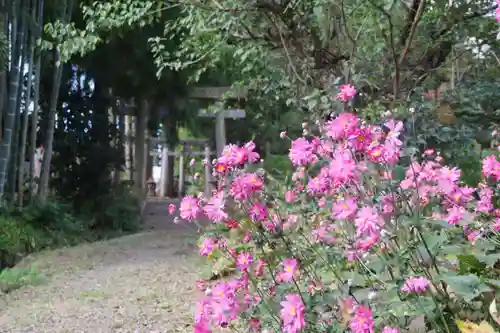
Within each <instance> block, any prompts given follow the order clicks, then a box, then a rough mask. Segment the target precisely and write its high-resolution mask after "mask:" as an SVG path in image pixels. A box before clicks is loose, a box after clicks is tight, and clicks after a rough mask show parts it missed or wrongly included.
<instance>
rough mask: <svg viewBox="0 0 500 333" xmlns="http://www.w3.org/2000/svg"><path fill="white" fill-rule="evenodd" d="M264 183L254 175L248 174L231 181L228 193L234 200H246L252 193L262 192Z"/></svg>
mask: <svg viewBox="0 0 500 333" xmlns="http://www.w3.org/2000/svg"><path fill="white" fill-rule="evenodd" d="M263 186H264V183H263V182H262V179H261V178H260V177H259V176H258V175H257V174H256V173H248V174H242V175H239V176H237V177H236V178H234V179H233V181H232V183H231V186H230V189H229V192H230V193H231V195H232V196H233V198H234V199H236V200H240V201H242V200H248V199H250V197H251V196H252V194H253V193H256V192H259V191H261V190H262V187H263Z"/></svg>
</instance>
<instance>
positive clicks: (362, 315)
mask: <svg viewBox="0 0 500 333" xmlns="http://www.w3.org/2000/svg"><path fill="white" fill-rule="evenodd" d="M349 328H350V329H351V331H352V332H353V333H373V332H374V331H375V323H374V321H373V316H372V311H371V310H370V308H368V307H366V306H364V305H360V306H358V307H357V308H356V311H355V312H354V317H353V318H352V319H351V322H350V323H349Z"/></svg>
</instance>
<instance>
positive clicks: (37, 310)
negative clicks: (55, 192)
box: [0, 203, 199, 333]
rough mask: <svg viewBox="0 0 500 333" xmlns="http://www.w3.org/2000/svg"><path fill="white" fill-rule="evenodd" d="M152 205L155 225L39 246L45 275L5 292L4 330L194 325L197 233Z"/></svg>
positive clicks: (37, 332)
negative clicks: (46, 248)
mask: <svg viewBox="0 0 500 333" xmlns="http://www.w3.org/2000/svg"><path fill="white" fill-rule="evenodd" d="M166 205H167V204H164V203H161V204H160V203H158V204H156V205H153V206H155V207H154V208H152V209H150V210H149V212H148V208H146V213H145V215H146V218H147V220H148V222H147V223H148V225H149V226H151V227H155V228H156V229H155V230H152V231H147V232H143V233H140V234H136V235H131V236H126V237H122V238H118V239H114V240H110V241H105V242H100V243H93V244H85V245H82V246H77V247H74V248H70V249H63V250H56V251H51V252H48V253H41V254H38V255H37V256H36V257H34V258H31V259H30V260H29V261H28V262H25V263H24V264H29V265H32V266H34V267H37V269H38V270H39V271H40V272H43V274H45V275H46V276H47V277H46V279H45V280H46V281H45V283H42V284H40V285H38V286H31V287H24V288H22V289H20V290H18V291H14V292H12V293H10V294H8V295H7V296H3V297H2V296H0V332H1V333H4V332H5V333H7V332H8V333H14V332H17V333H21V332H22V333H28V332H30V333H63V332H65V333H70V332H71V333H80V332H81V333H87V332H88V333H101V332H102V333H108V332H132V333H136V332H137V333H139V332H141V333H143V332H144V333H152V332H158V333H159V332H162V333H163V332H169V333H170V332H172V333H173V332H192V328H191V326H190V325H191V323H192V312H193V311H192V309H193V306H194V302H195V299H196V297H197V292H196V291H195V281H196V279H197V277H198V274H197V272H198V270H199V266H198V264H199V259H198V257H197V255H196V253H195V249H194V244H195V242H196V233H195V232H193V231H192V230H191V231H188V230H187V229H186V228H185V227H182V226H178V225H173V224H172V223H171V221H168V218H166V215H164V210H165V209H166Z"/></svg>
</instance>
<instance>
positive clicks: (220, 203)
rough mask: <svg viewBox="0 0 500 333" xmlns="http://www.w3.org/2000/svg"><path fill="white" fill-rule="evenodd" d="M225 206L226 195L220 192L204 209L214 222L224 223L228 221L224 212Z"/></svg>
mask: <svg viewBox="0 0 500 333" xmlns="http://www.w3.org/2000/svg"><path fill="white" fill-rule="evenodd" d="M224 204H225V200H224V193H223V192H219V193H217V194H215V195H213V196H212V197H211V198H210V200H209V201H208V203H207V204H206V205H205V207H203V211H204V212H205V214H206V215H207V217H208V218H209V219H210V220H212V221H213V222H221V221H222V222H223V221H225V220H226V219H227V213H226V212H225V211H224Z"/></svg>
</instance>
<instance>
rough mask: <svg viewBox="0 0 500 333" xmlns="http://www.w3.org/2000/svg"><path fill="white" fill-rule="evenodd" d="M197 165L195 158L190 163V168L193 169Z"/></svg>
mask: <svg viewBox="0 0 500 333" xmlns="http://www.w3.org/2000/svg"><path fill="white" fill-rule="evenodd" d="M195 163H196V160H195V159H194V158H192V159H191V161H189V166H190V167H191V168H192V167H194V165H195Z"/></svg>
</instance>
